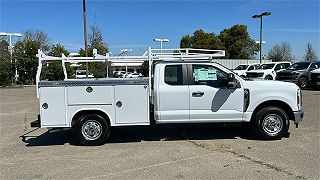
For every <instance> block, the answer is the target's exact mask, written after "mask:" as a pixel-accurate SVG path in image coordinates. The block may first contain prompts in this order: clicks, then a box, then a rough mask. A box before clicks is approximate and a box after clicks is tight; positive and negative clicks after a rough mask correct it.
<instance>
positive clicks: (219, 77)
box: [188, 64, 244, 123]
mask: <svg viewBox="0 0 320 180" xmlns="http://www.w3.org/2000/svg"><path fill="white" fill-rule="evenodd" d="M188 77H189V79H190V80H189V83H190V85H189V97H190V122H195V123H196V122H226V121H230V122H237V121H242V114H243V107H244V105H243V102H244V91H243V88H241V87H239V88H234V89H229V88H227V73H226V72H224V71H222V70H220V69H219V68H217V67H215V66H214V65H213V64H188ZM190 81H191V82H190Z"/></svg>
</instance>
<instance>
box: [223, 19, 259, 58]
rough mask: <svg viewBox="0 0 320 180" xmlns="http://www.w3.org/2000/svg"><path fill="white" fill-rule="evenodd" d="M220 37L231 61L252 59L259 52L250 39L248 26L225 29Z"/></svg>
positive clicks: (238, 25)
mask: <svg viewBox="0 0 320 180" xmlns="http://www.w3.org/2000/svg"><path fill="white" fill-rule="evenodd" d="M218 37H219V39H220V40H221V42H222V44H223V46H224V48H225V50H226V58H229V59H250V58H253V56H254V55H255V54H256V52H257V51H258V50H259V49H258V46H257V45H256V44H255V42H254V40H253V39H251V38H250V36H249V33H248V31H247V26H246V25H240V24H237V25H234V26H232V27H231V28H230V29H224V30H223V31H221V32H220V34H219V36H218Z"/></svg>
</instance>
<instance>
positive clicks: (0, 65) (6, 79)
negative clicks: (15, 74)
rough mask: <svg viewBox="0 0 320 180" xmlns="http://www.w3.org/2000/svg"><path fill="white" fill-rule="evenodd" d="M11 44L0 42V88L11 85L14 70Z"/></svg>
mask: <svg viewBox="0 0 320 180" xmlns="http://www.w3.org/2000/svg"><path fill="white" fill-rule="evenodd" d="M8 46H9V43H8V42H7V41H5V40H0V86H6V85H9V84H10V82H11V77H12V68H11V62H10V52H9V50H8Z"/></svg>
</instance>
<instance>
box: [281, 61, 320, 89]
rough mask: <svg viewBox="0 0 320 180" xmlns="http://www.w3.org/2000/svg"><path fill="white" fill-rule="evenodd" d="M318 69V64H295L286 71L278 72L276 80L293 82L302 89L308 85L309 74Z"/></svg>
mask: <svg viewBox="0 0 320 180" xmlns="http://www.w3.org/2000/svg"><path fill="white" fill-rule="evenodd" d="M319 67H320V62H296V63H293V64H292V65H291V66H290V67H289V68H287V69H286V70H283V71H281V72H278V73H277V77H276V80H280V81H286V82H293V83H296V84H297V85H298V86H299V87H300V88H301V89H304V88H306V87H307V86H308V84H309V76H310V72H311V71H312V70H315V69H318V68H319Z"/></svg>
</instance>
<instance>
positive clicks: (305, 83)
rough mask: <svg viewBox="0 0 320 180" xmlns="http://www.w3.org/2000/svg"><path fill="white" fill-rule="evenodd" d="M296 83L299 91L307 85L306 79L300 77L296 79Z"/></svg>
mask: <svg viewBox="0 0 320 180" xmlns="http://www.w3.org/2000/svg"><path fill="white" fill-rule="evenodd" d="M298 83H299V84H298V85H299V87H300V88H301V89H305V88H306V87H307V85H308V79H307V78H306V77H301V78H299V79H298Z"/></svg>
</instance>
